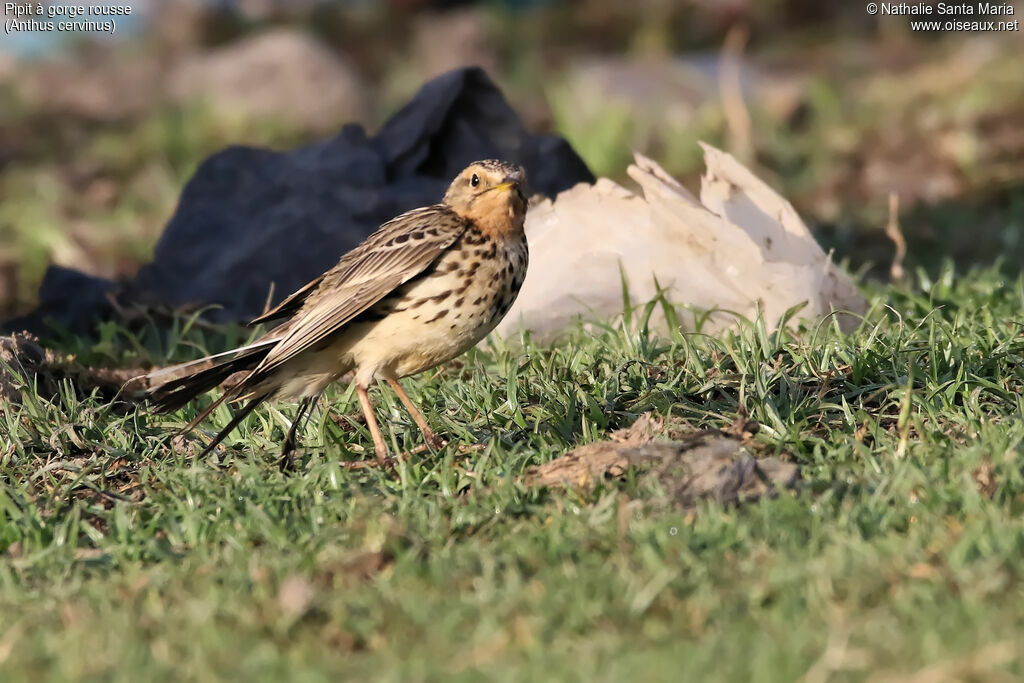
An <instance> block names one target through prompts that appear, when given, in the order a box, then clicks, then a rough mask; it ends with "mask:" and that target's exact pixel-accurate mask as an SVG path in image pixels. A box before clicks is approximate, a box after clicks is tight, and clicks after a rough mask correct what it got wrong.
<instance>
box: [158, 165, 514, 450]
mask: <svg viewBox="0 0 1024 683" xmlns="http://www.w3.org/2000/svg"><path fill="white" fill-rule="evenodd" d="M525 182H526V177H525V173H524V171H523V169H522V168H520V167H518V166H515V165H512V164H508V163H505V162H501V161H494V160H488V161H478V162H476V163H474V164H472V165H470V166H469V167H468V168H466V169H465V170H464V171H463V172H462V173H460V174H459V175H458V176H457V177H456V178H455V180H454V181H452V184H451V186H450V187H449V188H448V191H447V192H446V193H445V195H444V199H443V200H442V202H441V203H440V204H435V205H433V206H428V207H424V208H421V209H414V210H412V211H409V212H407V213H404V214H402V215H401V216H398V217H397V218H395V219H393V220H391V221H389V222H387V223H385V224H384V225H382V226H381V227H380V228H379V229H378V230H377V231H376V232H374V233H373V234H372V235H370V236H369V237H368V238H367V239H366V241H364V242H363V243H362V244H360V245H359V246H357V247H356V248H355V249H353V250H352V251H350V252H348V253H347V254H345V255H344V256H343V257H342V258H341V260H340V261H339V262H338V264H337V265H336V266H334V267H333V268H331V269H330V270H328V271H327V272H326V273H324V274H323V275H321V276H320V277H318V278H316V279H315V280H313V281H312V282H310V283H309V284H307V285H306V286H305V287H303V288H302V289H300V290H298V291H297V292H295V293H294V294H292V295H291V296H289V297H288V298H287V299H285V300H284V301H283V302H282V303H281V304H280V305H278V306H277V307H276V308H274V309H273V310H271V311H269V312H267V313H265V314H263V315H261V316H260V317H258V318H256V319H255V320H253V321H252V323H251V324H253V325H255V324H260V323H264V322H269V321H281V322H279V324H277V325H276V326H275V327H274V328H273V329H271V330H270V331H269V332H267V333H266V334H264V335H263V336H262V337H260V338H259V339H258V340H256V341H255V342H254V343H252V344H248V345H246V346H242V347H240V348H237V349H234V350H231V351H227V352H225V353H220V354H216V355H213V356H208V357H206V358H201V359H199V360H197V361H192V362H191V363H185V364H183V365H178V366H175V367H172V368H167V369H164V370H160V371H157V372H154V373H152V374H150V375H148V376H147V377H148V379H149V380H150V385H151V386H152V385H153V383H154V382H158V381H160V379H161V378H164V377H167V376H168V375H172V376H175V379H172V380H170V381H167V382H165V383H163V384H161V385H159V386H156V387H155V388H153V389H152V390H151V391H150V394H149V398H150V400H151V402H152V403H153V404H154V405H155V407H156V409H157V410H159V411H161V412H163V411H171V410H176V409H178V408H180V407H182V406H184V405H186V404H187V403H189V402H190V401H192V400H193V399H195V398H196V397H198V396H200V395H202V394H204V393H206V392H208V391H210V390H211V389H213V388H214V387H216V386H218V385H220V384H221V383H223V382H224V381H225V380H226V379H227V378H228V377H230V376H231V375H233V374H235V373H237V372H241V371H244V372H245V374H244V376H243V378H242V379H241V380H240V381H238V382H237V383H235V384H233V385H232V386H230V387H229V388H227V389H226V390H225V392H224V394H223V395H222V396H221V397H220V398H218V399H217V400H216V401H214V402H213V403H212V404H211V405H210V406H209V407H207V408H206V409H205V410H203V411H202V412H201V413H200V414H199V416H198V417H196V419H195V420H193V421H192V422H191V423H190V424H189V425H188V426H187V427H186V428H185V431H188V430H191V429H193V428H194V427H195V426H196V425H197V424H199V423H200V422H202V421H203V420H204V419H205V418H206V417H207V416H208V415H209V414H210V413H211V412H212V411H213V410H214V409H215V408H217V406H219V405H220V404H221V403H223V402H224V401H232V402H235V401H247V402H246V403H245V405H244V407H242V408H241V410H239V411H238V413H237V414H236V415H235V416H234V417H233V418H232V420H231V421H230V422H229V423H228V425H227V426H226V427H225V428H224V429H222V430H221V431H220V433H218V434H217V436H216V437H214V439H213V441H212V442H211V443H210V444H209V445H208V446H207V447H206V449H205V450H204V451H203V454H204V455H205V454H206V453H208V452H210V451H211V450H212V449H213V448H214V447H215V446H216V445H217V444H218V443H220V442H221V441H222V440H223V439H224V437H226V436H227V435H228V433H229V432H230V431H231V430H232V429H234V428H235V427H236V426H238V424H239V423H240V422H241V421H242V420H243V419H244V418H245V417H246V415H248V414H249V413H251V412H252V410H253V409H254V408H255V407H256V406H257V405H259V404H260V403H261V402H263V401H265V400H267V399H285V400H295V399H299V400H300V401H301V402H300V404H299V409H298V411H297V413H296V415H295V418H294V420H293V422H292V425H291V428H290V429H289V431H288V436H287V437H286V439H285V442H284V444H283V447H282V455H283V456H285V457H288V455H289V454H290V453H291V452H292V451H293V450H294V448H295V444H296V434H297V427H298V424H299V422H300V420H301V418H302V415H303V414H304V413H305V412H306V411H307V410H309V409H310V407H311V405H312V404H313V403H315V401H316V399H317V398H318V397H319V396H320V394H321V392H322V391H323V390H324V388H325V387H326V386H327V385H328V384H330V383H331V382H333V381H335V380H337V379H339V378H341V377H342V376H343V375H345V374H347V373H349V372H354V373H355V374H354V383H355V387H356V393H357V394H358V396H359V403H360V405H361V407H362V410H363V414H364V415H365V416H366V424H367V427H368V428H369V430H370V434H371V435H372V436H373V446H374V451H375V452H376V455H377V460H378V461H379V462H380V463H381V464H386V463H387V462H388V451H387V447H386V446H385V444H384V438H383V436H381V432H380V426H379V425H378V423H377V418H376V417H374V414H373V405H372V404H371V403H370V396H369V393H368V390H369V388H370V386H371V385H372V384H373V383H374V382H375V381H377V380H378V379H383V380H384V381H386V382H387V383H388V384H389V385H391V388H392V389H394V391H395V393H396V394H398V398H399V399H400V400H401V401H402V404H403V405H404V406H405V408H406V409H407V410H408V411H409V413H410V415H411V416H412V419H413V420H414V421H415V422H416V425H417V426H418V427H419V429H420V431H421V432H422V433H423V436H424V438H425V439H426V440H427V442H429V443H430V444H431V445H433V446H435V447H438V446H439V445H440V443H441V442H440V440H439V439H438V438H437V437H436V436H435V434H434V432H433V431H432V430H431V429H430V427H429V425H427V421H426V420H425V419H424V418H423V415H422V414H421V413H420V411H419V410H418V409H417V408H416V406H415V405H414V404H413V402H412V401H411V400H410V399H409V396H408V394H406V393H405V390H404V389H403V388H402V385H401V384H399V382H398V380H400V379H401V378H403V377H408V376H409V375H414V374H416V373H418V372H422V371H424V370H427V369H429V368H432V367H434V366H436V365H439V364H440V363H444V362H446V361H448V360H451V359H452V358H455V357H456V356H458V355H459V354H461V353H463V352H464V351H466V350H467V349H469V348H470V347H471V346H473V345H475V344H476V343H477V342H479V341H480V340H481V339H483V338H484V337H485V336H487V334H488V333H489V332H490V331H491V330H493V329H494V327H495V326H496V325H497V324H498V322H499V321H501V319H502V318H503V317H504V315H505V314H506V313H507V312H508V310H509V308H510V307H511V306H512V302H514V301H515V299H516V296H517V295H518V293H519V288H520V287H521V286H522V284H523V279H524V278H525V277H526V268H527V263H528V257H529V255H528V250H527V244H526V235H525V233H524V232H523V222H524V220H525V217H526V195H525Z"/></svg>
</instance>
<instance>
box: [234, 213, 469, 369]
mask: <svg viewBox="0 0 1024 683" xmlns="http://www.w3.org/2000/svg"><path fill="white" fill-rule="evenodd" d="M468 227H469V224H468V223H467V222H466V221H465V219H463V218H460V217H459V216H458V215H457V214H456V213H455V212H453V211H452V210H451V209H449V208H447V207H446V206H443V205H441V204H437V205H434V206H429V207H426V208H423V209H415V210H413V211H409V212H408V213H404V214H402V215H401V216H399V217H398V218H395V219H394V220H392V221H389V222H387V223H385V224H384V225H382V226H381V227H380V229H378V230H377V232H375V233H373V234H372V235H370V236H369V237H368V238H367V239H366V241H365V242H363V243H362V244H360V245H359V246H358V247H356V248H355V249H353V250H352V251H350V252H349V253H348V254H346V255H345V256H344V257H343V258H342V259H341V261H339V262H338V265H336V266H335V267H334V268H332V269H331V270H329V271H327V272H326V273H324V275H322V276H321V277H320V282H319V284H318V285H317V286H316V288H315V289H311V290H310V291H309V292H306V293H304V294H302V296H303V297H304V298H305V303H304V304H303V305H302V308H301V309H300V310H299V311H298V313H296V315H295V317H293V318H292V319H291V321H289V323H288V325H289V327H288V331H287V333H286V334H285V336H284V337H282V338H281V341H280V342H278V344H277V345H276V346H274V348H273V349H271V351H270V353H268V354H267V357H266V358H264V359H263V362H261V363H260V364H259V366H257V367H256V369H255V370H254V371H253V372H254V374H256V373H260V374H262V373H264V372H266V371H269V370H271V369H273V368H275V367H278V366H280V365H281V364H282V363H285V362H287V361H289V360H291V359H292V358H294V357H295V356H297V355H298V354H300V353H302V352H303V351H306V350H307V349H310V348H312V347H314V346H316V345H317V344H318V343H320V342H321V341H323V340H324V339H326V338H328V337H330V336H331V335H333V334H334V333H335V332H338V331H339V330H340V329H341V328H342V327H343V326H344V325H345V324H346V323H348V322H349V321H351V320H352V319H353V318H355V317H356V316H357V315H359V314H360V313H362V312H363V311H365V310H366V309H368V308H370V306H373V304H375V303H377V302H378V301H380V300H381V299H383V298H384V297H385V296H387V295H388V294H390V293H391V292H392V291H394V290H395V288H397V287H398V286H400V285H402V284H403V283H405V282H408V281H409V280H411V279H412V278H414V277H416V276H417V275H419V274H420V273H422V272H423V271H424V270H425V269H426V268H427V267H428V266H430V264H431V263H433V262H434V261H436V260H437V258H438V257H439V256H440V255H441V254H442V253H443V252H444V251H445V250H446V249H447V248H448V247H450V246H451V245H452V244H453V243H454V242H455V240H457V239H458V238H459V237H460V236H461V235H462V233H464V232H465V231H466V229H467V228H468ZM307 286H308V285H307ZM304 289H305V288H304ZM302 292H303V290H299V292H296V294H295V295H293V296H297V295H299V294H301V293H302Z"/></svg>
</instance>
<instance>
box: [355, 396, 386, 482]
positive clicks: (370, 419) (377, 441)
mask: <svg viewBox="0 0 1024 683" xmlns="http://www.w3.org/2000/svg"><path fill="white" fill-rule="evenodd" d="M356 394H357V395H358V396H359V405H360V406H362V408H363V415H364V416H366V426H367V427H368V428H369V430H370V436H372V437H373V450H374V452H375V453H376V454H377V462H379V463H380V464H381V465H382V466H386V465H387V464H388V447H387V446H385V445H384V437H383V436H381V433H380V425H378V424H377V417H376V416H375V415H374V414H373V404H372V403H370V394H369V392H368V391H367V389H366V387H364V386H363V385H361V384H359V383H358V382H357V383H356Z"/></svg>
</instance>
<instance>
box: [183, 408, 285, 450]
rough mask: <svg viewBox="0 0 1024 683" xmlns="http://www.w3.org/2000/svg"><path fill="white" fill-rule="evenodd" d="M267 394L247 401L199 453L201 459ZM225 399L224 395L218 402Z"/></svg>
mask: <svg viewBox="0 0 1024 683" xmlns="http://www.w3.org/2000/svg"><path fill="white" fill-rule="evenodd" d="M267 396H269V394H261V395H259V396H257V397H255V398H254V399H252V400H251V401H249V402H248V403H246V404H245V406H244V407H243V408H242V409H241V410H239V411H238V412H237V413H235V416H234V417H233V418H231V422H228V424H227V426H226V427H224V429H222V430H220V431H219V432H217V436H215V437H213V441H211V442H210V443H209V445H208V446H207V447H206V448H204V449H203V452H202V453H200V454H199V456H198V457H199V459H202V458H204V457H206V456H207V455H208V454H209V453H210V451H212V450H213V449H214V448H216V447H217V444H219V443H220V442H221V441H223V440H224V439H225V437H227V435H228V434H230V433H231V430H232V429H234V428H235V427H237V426H238V425H239V423H241V421H242V420H244V419H245V418H246V416H247V415H248V414H249V413H251V412H252V411H253V409H254V408H256V406H258V405H259V404H260V403H262V402H263V400H264V399H265V398H266V397H267ZM223 400H224V397H223V396H222V397H221V398H220V399H219V400H218V401H217V403H220V401H223ZM215 405H216V404H215Z"/></svg>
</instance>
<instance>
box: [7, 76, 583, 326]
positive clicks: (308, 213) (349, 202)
mask: <svg viewBox="0 0 1024 683" xmlns="http://www.w3.org/2000/svg"><path fill="white" fill-rule="evenodd" d="M486 158H501V159H506V160H509V161H513V162H516V163H519V164H522V165H523V166H524V167H525V168H526V170H527V173H528V176H529V180H530V185H531V187H532V189H533V191H535V192H538V193H540V194H542V195H545V196H549V197H553V196H555V195H556V194H558V193H559V192H561V191H563V190H566V189H568V188H570V187H572V186H573V185H575V184H577V183H581V182H584V183H585V182H592V181H593V179H594V178H593V175H591V173H590V171H589V170H588V169H587V167H586V165H585V164H584V163H583V161H582V160H581V159H580V158H579V157H578V156H577V155H576V153H575V152H573V150H572V148H571V147H570V146H569V144H568V143H567V142H566V141H565V140H563V139H562V138H560V137H557V136H552V135H530V134H528V133H527V132H526V130H525V129H524V128H523V125H522V123H521V122H520V120H519V118H518V116H516V113H515V111H513V110H512V108H511V107H510V106H509V104H508V102H506V101H505V98H504V97H503V96H502V94H501V92H500V91H499V90H498V89H497V88H496V87H495V86H494V84H493V83H492V82H491V81H490V79H488V78H487V76H486V74H484V72H483V71H481V70H479V69H475V68H471V69H462V70H457V71H453V72H450V73H448V74H445V75H443V76H440V77H438V78H436V79H434V80H433V81H430V82H429V83H427V84H426V85H424V86H423V88H422V89H421V90H420V91H419V92H418V93H417V94H416V96H415V97H414V98H413V100H412V101H411V102H409V103H408V104H407V105H406V106H405V107H404V108H402V109H401V110H400V111H399V112H397V113H396V114H395V115H394V116H392V117H391V119H390V120H389V121H388V122H387V123H386V124H385V125H384V126H383V128H381V130H380V132H379V133H378V134H377V135H376V136H374V137H373V138H368V137H367V136H366V134H365V132H364V131H363V129H362V128H361V127H360V126H358V125H349V126H346V127H344V128H343V129H342V130H341V132H340V133H339V134H338V135H337V136H335V137H334V138H331V139H328V140H324V141H322V142H318V143H315V144H312V145H309V146H307V147H301V148H299V149H295V150H291V151H287V152H275V151H271V150H267V149H258V148H253V147H230V148H228V149H226V150H224V151H222V152H219V153H217V154H214V155H213V156H212V157H210V158H208V159H206V160H205V161H204V162H203V163H202V164H201V165H200V166H199V168H198V170H197V171H196V173H195V175H194V176H193V177H192V179H191V180H189V182H188V184H187V185H186V186H185V189H184V190H183V192H182V194H181V198H180V200H179V202H178V208H177V211H176V212H175V214H174V216H173V217H172V218H171V221H170V223H169V224H168V225H167V228H166V229H165V231H164V233H163V235H162V236H161V237H160V240H159V242H158V243H157V245H156V249H155V255H154V260H153V262H152V263H150V264H148V265H145V266H143V267H142V269H141V270H140V272H139V274H138V276H137V278H136V279H135V280H134V281H133V282H131V283H128V284H126V285H125V286H122V287H118V288H117V289H118V291H117V297H116V298H117V300H118V301H119V302H120V307H121V308H122V309H128V308H130V307H131V305H132V304H133V302H140V301H141V302H147V304H148V305H158V306H164V307H167V308H170V309H180V308H183V307H189V306H193V307H194V306H197V305H198V306H201V305H204V304H218V305H219V306H220V308H214V309H211V310H209V311H208V312H207V313H206V318H207V319H208V320H212V321H216V322H229V321H238V322H242V321H247V320H250V319H252V318H253V317H255V316H256V315H258V314H259V313H260V312H261V311H262V310H263V308H264V305H265V304H266V302H267V295H268V293H269V291H270V288H271V284H272V283H273V297H272V302H278V301H280V300H282V299H283V298H284V297H285V296H287V295H288V294H290V293H291V292H293V291H295V290H296V289H298V288H299V287H301V286H302V285H304V284H305V283H306V282H308V281H309V280H312V279H313V278H314V277H316V276H318V275H320V274H321V273H322V272H323V271H324V270H326V269H327V268H329V267H330V266H332V265H334V263H336V262H337V260H338V258H340V257H341V255H342V254H344V253H345V252H346V251H348V250H349V249H351V248H353V247H354V246H356V245H357V244H359V242H361V241H362V240H363V239H364V238H365V237H366V236H367V235H369V234H370V233H371V232H373V231H374V230H376V229H377V227H378V226H380V224H381V223H384V222H385V221H387V220H390V219H391V218H394V217H395V216H397V215H398V214H400V213H402V212H403V211H408V210H409V209H413V208H416V207H419V206H426V205H429V204H433V203H435V202H437V201H439V200H440V199H441V197H442V195H443V194H444V190H445V188H446V187H447V186H448V184H449V183H450V182H451V179H452V178H454V177H455V175H456V174H457V173H458V172H459V171H461V170H462V169H463V168H464V167H465V166H466V165H468V164H469V163H471V162H473V161H475V160H478V159H486ZM72 273H73V271H66V270H64V269H59V268H51V269H50V271H48V273H47V277H46V279H45V280H44V282H43V286H42V288H41V289H40V295H39V296H40V300H41V301H42V302H43V305H42V306H41V307H40V309H39V310H37V311H36V312H35V313H33V314H31V315H29V316H26V317H23V318H20V319H17V320H14V321H8V322H7V323H5V324H4V325H2V326H0V327H2V328H3V329H9V330H13V331H17V330H21V329H30V330H39V331H42V330H45V319H46V318H47V317H51V318H53V320H55V321H56V322H58V323H60V324H62V325H64V326H66V327H69V328H73V329H74V330H76V331H78V332H84V331H87V330H89V329H90V325H91V323H92V321H93V319H94V318H95V317H97V316H109V315H111V314H112V313H113V310H114V309H112V307H111V306H110V305H109V303H108V299H109V297H108V296H107V295H108V294H109V293H110V292H108V290H110V289H111V288H112V287H113V285H112V283H109V282H107V281H102V280H101V281H95V280H89V279H87V276H84V275H81V274H77V276H74V275H72Z"/></svg>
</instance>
